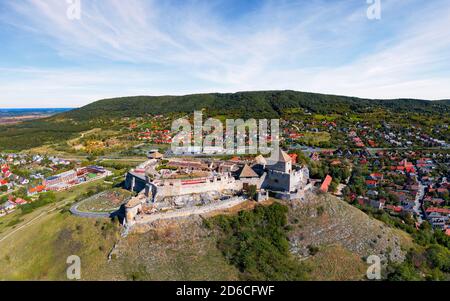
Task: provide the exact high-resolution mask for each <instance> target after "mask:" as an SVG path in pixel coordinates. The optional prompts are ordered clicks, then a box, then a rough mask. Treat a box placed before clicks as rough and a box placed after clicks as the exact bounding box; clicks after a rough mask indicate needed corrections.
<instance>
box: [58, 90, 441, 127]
mask: <svg viewBox="0 0 450 301" xmlns="http://www.w3.org/2000/svg"><path fill="white" fill-rule="evenodd" d="M299 107H301V108H304V109H308V110H310V111H312V112H316V113H321V114H330V113H340V114H342V113H345V112H351V111H353V112H365V111H367V110H370V109H373V108H377V107H381V108H386V109H390V110H392V111H396V112H399V111H401V112H416V113H437V112H439V113H442V112H450V100H441V101H427V100H418V99H392V100H375V99H362V98H356V97H346V96H336V95H325V94H316V93H306V92H296V91H258V92H239V93H233V94H219V93H212V94H194V95H186V96H135V97H122V98H113V99H103V100H99V101H97V102H94V103H92V104H89V105H87V106H85V107H82V108H80V109H76V110H73V111H70V112H66V113H63V114H61V115H59V116H63V117H66V118H71V119H74V120H79V121H81V120H90V119H92V118H98V117H99V116H101V117H104V118H114V117H136V116H142V115H145V114H164V113H169V112H182V113H192V112H193V111H194V110H200V109H208V112H209V113H211V115H220V114H227V115H232V116H234V117H241V118H277V117H281V115H282V111H283V110H284V109H291V108H299Z"/></svg>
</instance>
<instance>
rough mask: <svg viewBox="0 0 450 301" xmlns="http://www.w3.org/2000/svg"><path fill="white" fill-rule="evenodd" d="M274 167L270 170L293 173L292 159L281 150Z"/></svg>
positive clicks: (271, 166) (273, 164)
mask: <svg viewBox="0 0 450 301" xmlns="http://www.w3.org/2000/svg"><path fill="white" fill-rule="evenodd" d="M275 159H276V161H275V162H273V163H272V165H270V166H268V167H267V168H268V169H269V170H275V171H280V172H284V173H291V172H292V158H291V157H290V156H289V155H288V154H287V153H286V152H285V151H283V150H282V149H281V148H280V149H279V150H278V157H277V158H275Z"/></svg>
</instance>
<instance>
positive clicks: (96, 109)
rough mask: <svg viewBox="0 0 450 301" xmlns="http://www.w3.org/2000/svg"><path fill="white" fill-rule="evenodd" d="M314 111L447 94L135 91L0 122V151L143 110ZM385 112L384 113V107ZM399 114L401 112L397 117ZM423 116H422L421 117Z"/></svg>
mask: <svg viewBox="0 0 450 301" xmlns="http://www.w3.org/2000/svg"><path fill="white" fill-rule="evenodd" d="M299 108H302V109H304V110H308V111H309V112H312V113H316V114H323V115H326V114H339V115H345V114H347V113H352V114H366V113H370V112H373V111H376V110H381V111H390V112H393V113H395V114H397V115H401V116H400V117H402V116H403V115H405V114H409V113H412V114H420V115H427V116H433V117H438V119H439V118H440V117H439V116H444V117H445V116H448V114H449V113H450V100H441V101H427V100H418V99H392V100H375V99H362V98H356V97H346V96H337V95H326V94H317V93H306V92H296V91H257V92H239V93H228V94H219V93H211V94H194V95H185V96H134V97H121V98H113V99H103V100H99V101H96V102H94V103H91V104H89V105H87V106H84V107H82V108H79V109H75V110H72V111H68V112H64V113H61V114H57V115H54V116H52V117H49V118H45V119H39V120H33V121H26V122H22V123H19V124H16V125H9V126H1V125H0V151H5V150H6V151H8V150H13V151H15V150H24V149H30V148H34V147H39V146H42V145H48V144H55V143H60V142H63V141H65V140H68V139H73V138H76V137H78V136H79V134H80V133H81V132H85V131H88V130H91V129H94V128H100V129H113V128H116V129H118V128H119V129H120V126H119V124H118V119H119V118H122V117H132V118H133V117H140V116H145V115H148V114H153V115H155V114H167V113H186V114H192V113H193V112H194V111H195V110H201V109H205V115H208V116H222V117H224V116H225V117H229V118H244V119H248V118H280V117H281V118H283V117H285V118H286V119H289V116H288V115H286V114H287V112H288V111H289V110H291V109H299ZM383 114H384V113H383ZM402 118H403V117H402ZM420 118H421V119H422V117H420Z"/></svg>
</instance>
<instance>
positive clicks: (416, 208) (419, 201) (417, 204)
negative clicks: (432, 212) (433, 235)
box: [413, 181, 425, 225]
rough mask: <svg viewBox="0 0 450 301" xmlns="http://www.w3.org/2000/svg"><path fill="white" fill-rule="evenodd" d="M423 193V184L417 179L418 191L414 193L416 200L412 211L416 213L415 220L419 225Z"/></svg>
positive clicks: (421, 219)
mask: <svg viewBox="0 0 450 301" xmlns="http://www.w3.org/2000/svg"><path fill="white" fill-rule="evenodd" d="M424 195H425V185H423V184H422V182H420V181H419V192H418V193H417V195H416V200H415V202H414V208H413V209H414V212H415V213H416V214H417V222H418V223H419V224H420V225H421V224H422V223H423V218H422V216H423V212H422V199H423V197H424Z"/></svg>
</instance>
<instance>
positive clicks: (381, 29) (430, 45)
mask: <svg viewBox="0 0 450 301" xmlns="http://www.w3.org/2000/svg"><path fill="white" fill-rule="evenodd" d="M371 7H372V8H373V5H370V4H368V3H367V1H363V0H348V1H338V0H334V1H332V0H330V1H323V0H320V1H301V0H286V1H272V0H259V1H257V0H252V1H250V0H249V1H241V0H229V1H222V0H211V1H194V0H186V1H146V0H132V1H104V0H90V1H83V5H82V6H81V8H80V11H79V18H76V19H74V18H70V17H68V14H67V12H68V10H69V8H70V5H69V4H68V3H67V2H66V1H61V0H47V1H45V4H44V3H42V2H41V1H34V0H23V1H13V0H5V1H0V42H1V45H2V47H0V107H4V108H12V107H16V108H39V107H47V108H51V107H61V106H62V107H65V108H79V107H82V106H84V105H87V104H89V103H91V102H93V101H94V100H97V99H104V98H113V97H116V96H117V95H130V94H134V95H149V96H150V95H167V94H172V95H186V94H194V93H198V92H199V91H202V92H204V93H212V92H214V91H223V92H225V93H227V92H230V93H232V92H233V91H255V90H287V89H290V90H296V91H320V92H321V93H324V94H332V95H352V96H353V97H359V98H366V99H398V98H412V99H426V100H441V99H448V98H449V97H450V84H449V83H450V19H449V18H448V16H449V15H450V3H449V1H448V0H434V1H422V0H409V1H396V0H382V1H381V6H380V9H379V16H378V17H377V18H374V16H373V15H370V14H369V11H370V9H371ZM130 20H133V22H130ZM169 20H170V22H169ZM61 100H63V101H61Z"/></svg>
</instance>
